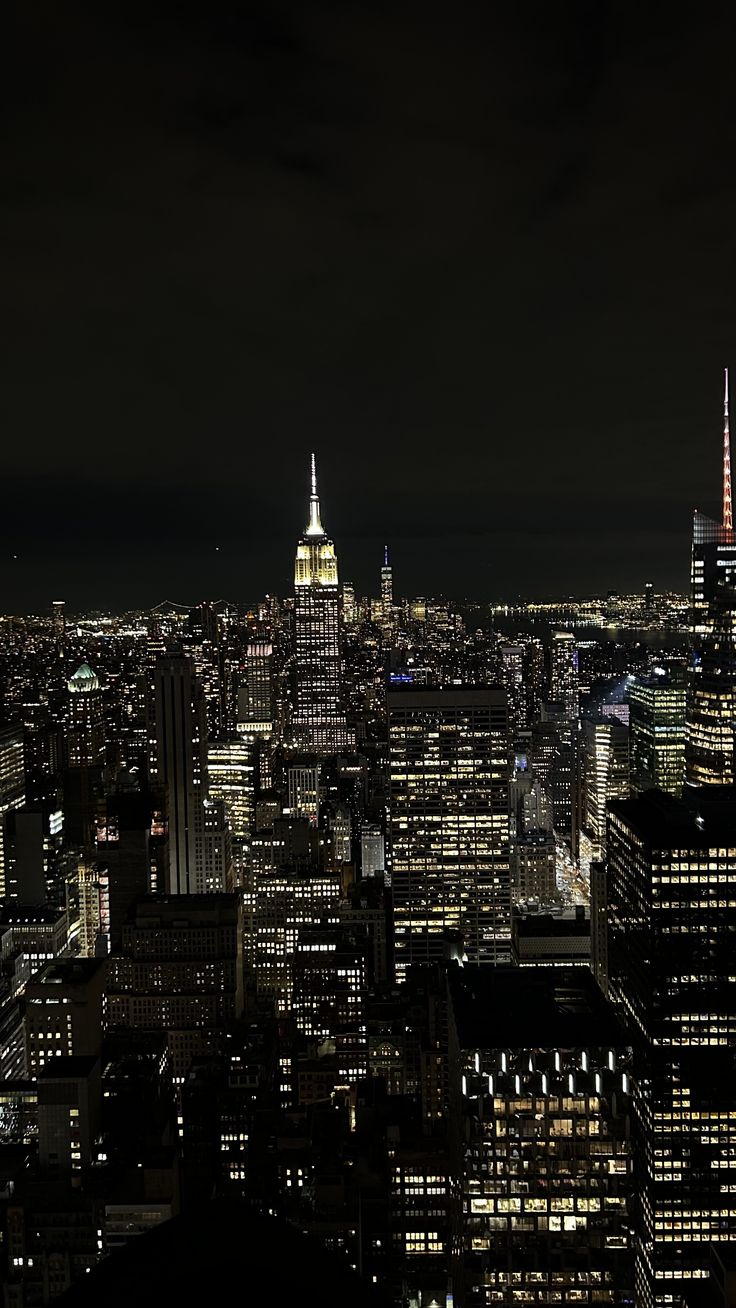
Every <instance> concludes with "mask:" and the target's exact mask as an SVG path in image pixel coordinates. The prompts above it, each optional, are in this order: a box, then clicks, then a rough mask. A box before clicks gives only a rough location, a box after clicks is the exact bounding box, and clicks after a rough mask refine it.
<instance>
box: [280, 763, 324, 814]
mask: <svg viewBox="0 0 736 1308" xmlns="http://www.w3.org/2000/svg"><path fill="white" fill-rule="evenodd" d="M319 773H320V768H319V764H318V763H315V762H312V761H311V760H309V759H306V760H304V761H303V762H295V763H290V764H289V767H288V769H287V786H288V795H289V812H290V813H291V815H292V817H303V818H306V819H307V821H308V822H311V824H312V826H316V825H317V818H318V817H319Z"/></svg>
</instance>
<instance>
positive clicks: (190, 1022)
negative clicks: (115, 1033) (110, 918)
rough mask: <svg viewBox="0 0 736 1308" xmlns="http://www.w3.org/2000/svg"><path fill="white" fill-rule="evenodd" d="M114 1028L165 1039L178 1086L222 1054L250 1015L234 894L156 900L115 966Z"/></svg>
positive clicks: (145, 903)
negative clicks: (202, 1060)
mask: <svg viewBox="0 0 736 1308" xmlns="http://www.w3.org/2000/svg"><path fill="white" fill-rule="evenodd" d="M109 969H110V970H109V979H108V986H107V993H108V1008H109V1025H110V1027H111V1028H117V1029H122V1030H124V1029H133V1030H138V1031H151V1032H160V1031H164V1032H166V1039H167V1044H168V1049H169V1056H170V1058H171V1070H172V1077H173V1080H174V1083H175V1084H176V1085H181V1083H182V1081H183V1079H184V1077H185V1075H186V1073H187V1070H188V1068H189V1066H190V1064H191V1062H192V1059H193V1058H197V1057H206V1056H207V1055H209V1054H217V1053H220V1052H221V1051H222V1048H223V1045H224V1041H225V1037H226V1033H227V1030H228V1028H229V1027H230V1026H231V1025H232V1023H233V1022H235V1021H236V1019H237V1018H238V1017H239V1016H240V1014H241V1012H242V1008H243V914H242V909H241V906H240V903H239V900H238V897H237V896H236V895H234V894H214V895H207V894H197V895H188V896H184V895H181V894H177V895H151V896H148V897H146V898H143V899H141V900H139V901H138V903H137V904H136V905H135V906H134V908H133V909H132V910H131V913H130V917H129V921H128V922H127V923H126V925H125V926H124V927H123V941H122V948H121V951H120V953H119V954H113V956H112V958H111V959H110V960H109Z"/></svg>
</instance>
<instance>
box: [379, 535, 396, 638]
mask: <svg viewBox="0 0 736 1308" xmlns="http://www.w3.org/2000/svg"><path fill="white" fill-rule="evenodd" d="M393 608H394V574H393V569H392V567H391V564H390V563H389V561H388V545H386V546H384V550H383V567H382V568H381V621H382V622H383V625H384V626H390V624H391V622H392V620H393Z"/></svg>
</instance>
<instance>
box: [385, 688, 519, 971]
mask: <svg viewBox="0 0 736 1308" xmlns="http://www.w3.org/2000/svg"><path fill="white" fill-rule="evenodd" d="M388 722H389V765H390V813H391V878H392V885H393V894H394V912H395V932H396V971H397V977H398V978H399V979H400V980H403V979H404V976H405V973H406V968H407V967H408V966H409V964H411V963H416V962H432V961H435V960H437V959H439V958H441V957H442V955H443V953H444V950H445V944H446V940H447V938H448V937H453V938H455V939H456V940H459V938H460V937H461V938H462V951H463V952H464V953H465V954H466V955H467V957H468V958H469V959H470V960H471V961H472V962H487V963H492V962H498V961H502V960H505V959H508V957H509V951H510V937H511V891H510V881H509V811H508V783H509V775H510V767H509V741H508V716H507V705H506V694H505V691H503V690H502V689H500V688H496V687H485V688H481V687H472V688H464V687H457V688H452V689H447V690H430V689H425V688H419V689H405V690H390V691H389V693H388Z"/></svg>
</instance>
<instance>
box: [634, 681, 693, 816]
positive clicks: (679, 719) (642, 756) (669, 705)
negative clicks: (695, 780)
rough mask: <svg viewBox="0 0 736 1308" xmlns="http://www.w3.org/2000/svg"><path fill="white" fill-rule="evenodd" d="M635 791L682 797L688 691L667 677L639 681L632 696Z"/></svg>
mask: <svg viewBox="0 0 736 1308" xmlns="http://www.w3.org/2000/svg"><path fill="white" fill-rule="evenodd" d="M628 698H629V709H630V718H629V725H630V732H631V740H630V746H631V788H632V790H634V791H636V792H637V793H639V794H642V793H643V792H644V791H645V790H654V789H656V790H664V791H665V792H666V794H668V795H679V794H681V793H682V785H683V781H684V779H685V708H686V699H687V691H686V687H685V685H684V683H683V684H680V683H678V682H676V681H673V680H672V679H670V678H669V677H667V676H657V675H654V676H651V677H636V678H635V679H634V680H633V681H632V683H631V685H630V687H629V692H628Z"/></svg>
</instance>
